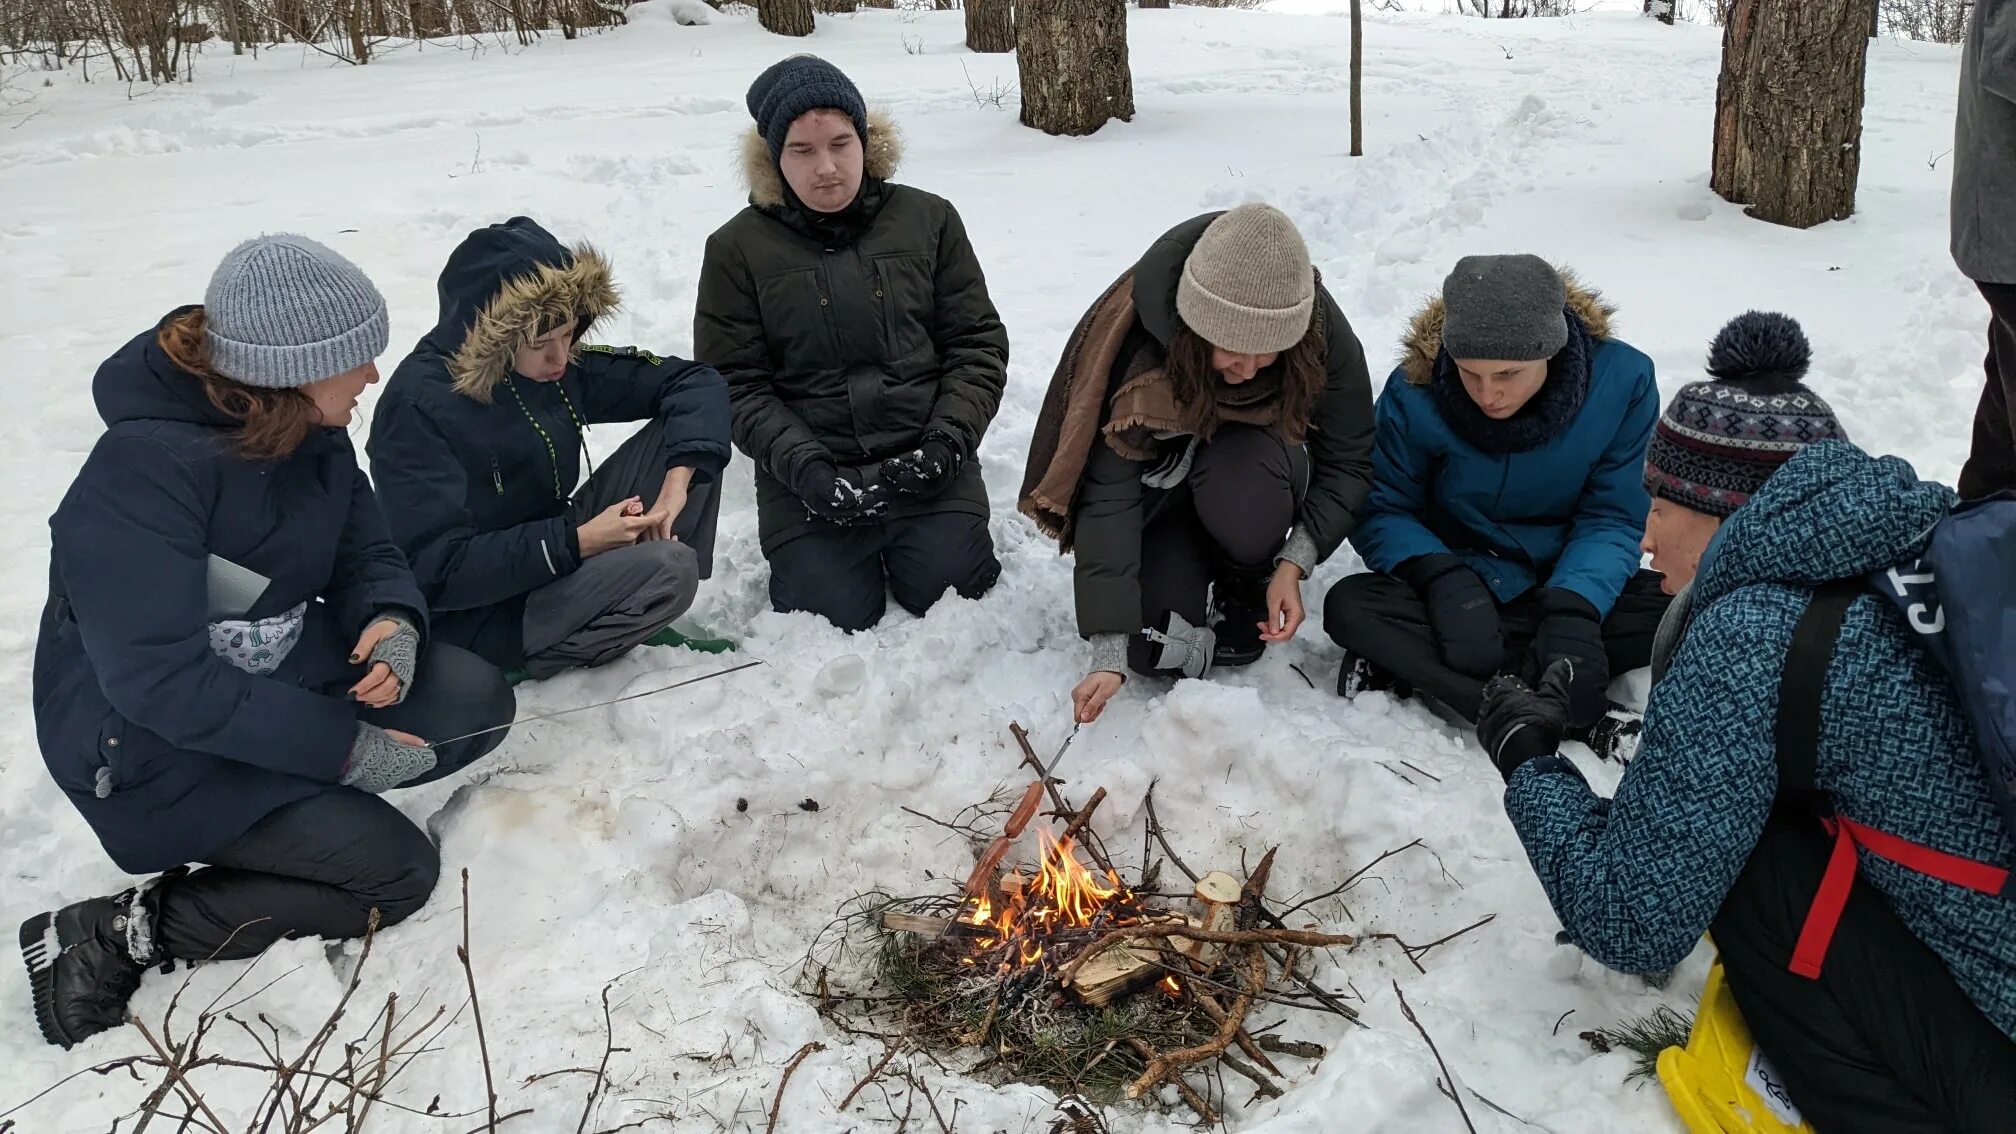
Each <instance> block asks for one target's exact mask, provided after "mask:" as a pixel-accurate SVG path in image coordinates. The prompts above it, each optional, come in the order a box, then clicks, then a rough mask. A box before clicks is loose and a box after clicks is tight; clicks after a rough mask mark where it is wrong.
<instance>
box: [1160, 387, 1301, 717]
mask: <svg viewBox="0 0 2016 1134" xmlns="http://www.w3.org/2000/svg"><path fill="white" fill-rule="evenodd" d="M1307 480H1308V460H1307V458H1306V457H1305V456H1304V455H1303V450H1302V448H1301V447H1300V446H1295V447H1292V448H1291V447H1290V446H1289V445H1288V444H1287V443H1286V442H1285V441H1283V440H1282V439H1281V436H1280V435H1279V434H1277V433H1275V432H1273V431H1272V430H1268V429H1259V428H1255V427H1253V426H1247V425H1228V426H1225V427H1224V428H1222V429H1220V430H1219V431H1218V433H1217V435H1216V436H1214V437H1213V438H1212V439H1211V440H1210V441H1209V442H1208V443H1204V444H1199V445H1198V446H1197V450H1196V453H1195V455H1194V456H1193V457H1192V459H1191V465H1190V472H1189V475H1188V476H1186V477H1185V478H1184V481H1183V483H1182V484H1181V485H1178V486H1177V487H1175V488H1173V489H1170V490H1168V491H1166V492H1158V491H1157V490H1155V489H1150V490H1149V495H1150V496H1151V497H1154V499H1149V500H1144V501H1143V508H1144V510H1145V514H1146V515H1147V517H1148V521H1147V523H1146V525H1145V526H1144V527H1143V528H1142V531H1141V575H1140V580H1141V625H1143V626H1147V627H1153V628H1154V629H1157V630H1167V629H1169V625H1170V615H1172V614H1174V615H1177V616H1180V617H1181V618H1182V619H1183V620H1184V621H1185V622H1188V623H1189V624H1190V625H1192V626H1203V625H1206V623H1207V622H1208V621H1209V619H1210V617H1211V605H1212V603H1211V599H1212V593H1213V587H1214V586H1215V587H1218V588H1220V590H1221V592H1222V591H1223V590H1224V589H1225V588H1231V589H1233V590H1237V591H1240V592H1242V593H1241V594H1240V595H1238V596H1237V597H1238V598H1239V599H1240V600H1241V601H1238V602H1235V603H1233V604H1231V605H1233V606H1235V607H1237V608H1239V609H1238V615H1236V616H1237V617H1241V618H1243V616H1244V615H1245V614H1248V613H1251V614H1252V615H1253V621H1254V623H1255V626H1253V627H1247V626H1243V625H1241V626H1236V627H1235V626H1226V627H1221V633H1224V634H1227V635H1240V636H1243V637H1248V638H1257V636H1258V633H1259V631H1258V626H1257V624H1258V622H1259V620H1260V619H1261V618H1263V617H1265V604H1264V598H1265V591H1266V579H1267V578H1268V577H1270V576H1271V575H1272V573H1273V570H1274V557H1275V556H1276V555H1278V554H1279V553H1280V551H1281V545H1282V542H1283V541H1284V540H1286V539H1287V538H1288V529H1289V528H1290V527H1291V526H1292V525H1293V524H1294V523H1295V509H1296V506H1297V504H1298V503H1299V501H1300V500H1301V497H1302V492H1303V490H1304V488H1305V486H1306V483H1307ZM1256 588H1257V590H1258V592H1259V594H1258V595H1257V596H1256V595H1253V594H1250V593H1243V592H1250V591H1253V590H1254V589H1256ZM1219 605H1220V606H1221V607H1222V606H1225V605H1226V604H1225V603H1223V602H1221V603H1220V604H1219ZM1248 607H1255V608H1257V609H1254V610H1251V611H1249V610H1247V609H1246V608H1248ZM1249 630H1250V631H1251V633H1248V631H1249ZM1161 652H1162V647H1161V646H1160V645H1159V644H1157V643H1155V642H1153V641H1150V640H1149V639H1148V638H1146V637H1144V636H1143V635H1140V634H1130V635H1128V636H1127V665H1128V667H1129V668H1130V669H1132V670H1133V671H1134V672H1136V673H1139V674H1142V675H1144V676H1149V677H1169V676H1175V675H1176V671H1172V670H1163V669H1157V668H1155V662H1156V660H1157V657H1158V655H1160V653H1161Z"/></svg>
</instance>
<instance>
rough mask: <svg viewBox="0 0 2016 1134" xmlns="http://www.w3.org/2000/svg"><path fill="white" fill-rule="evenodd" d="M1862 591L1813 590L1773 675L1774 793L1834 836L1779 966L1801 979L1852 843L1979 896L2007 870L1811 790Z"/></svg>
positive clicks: (1838, 902) (1844, 888)
mask: <svg viewBox="0 0 2016 1134" xmlns="http://www.w3.org/2000/svg"><path fill="white" fill-rule="evenodd" d="M1864 589H1865V588H1864V584H1863V580H1860V579H1844V580H1837V581H1835V582H1831V583H1826V584H1823V585H1822V586H1820V587H1819V588H1817V589H1816V590H1815V591H1814V592H1813V598H1812V600H1811V601H1810V602H1809V603H1808V604H1807V606H1806V611H1805V613H1803V614H1801V615H1800V616H1799V624H1798V626H1797V627H1796V628H1794V629H1793V631H1792V645H1791V647H1790V648H1789V649H1788V650H1787V651H1786V654H1785V668H1784V670H1783V671H1782V672H1781V673H1780V674H1779V676H1778V724H1777V748H1778V798H1779V799H1780V800H1783V801H1785V802H1787V803H1791V804H1793V805H1795V806H1797V807H1800V808H1801V809H1803V810H1805V811H1806V812H1808V813H1809V814H1812V815H1815V816H1818V817H1819V818H1820V820H1821V822H1822V823H1823V824H1825V826H1826V829H1827V834H1828V835H1829V836H1831V837H1832V838H1833V840H1834V845H1833V849H1832V850H1831V852H1830V853H1829V854H1828V857H1827V869H1826V871H1825V872H1824V873H1823V874H1822V875H1821V878H1820V889H1819V891H1818V892H1817V893H1816V894H1814V896H1813V904H1812V905H1811V906H1809V907H1808V908H1807V910H1806V920H1805V922H1804V924H1802V925H1801V926H1800V927H1799V939H1798V941H1797V942H1796V943H1795V944H1794V946H1793V948H1792V957H1791V960H1790V963H1789V964H1788V965H1787V966H1786V967H1787V968H1788V969H1790V970H1791V971H1792V972H1794V973H1796V974H1798V975H1799V976H1803V977H1806V978H1807V979H1809V980H1815V979H1818V978H1819V976H1820V966H1821V964H1822V962H1823V961H1825V959H1826V957H1827V947H1828V945H1829V944H1831V943H1832V942H1833V940H1834V931H1835V930H1836V929H1837V928H1839V927H1840V924H1841V914H1842V911H1843V910H1845V909H1846V908H1847V906H1848V894H1849V892H1850V891H1851V890H1852V889H1853V888H1854V885H1855V874H1856V869H1857V865H1858V862H1857V858H1856V852H1857V850H1858V848H1859V849H1861V850H1867V851H1869V852H1870V853H1871V854H1874V855H1878V856H1880V857H1882V858H1885V859H1888V860H1889V861H1891V862H1894V863H1896V864H1897V865H1899V866H1902V867H1904V868H1906V869H1908V870H1915V871H1917V872H1919V873H1921V874H1926V875H1929V876H1931V877H1933V878H1937V879H1940V880H1941V881H1944V882H1949V883H1951V884H1953V885H1955V886H1963V887H1966V888H1967V889H1970V890H1975V891H1978V892H1980V893H1984V894H1995V893H2001V892H2003V890H2004V889H2005V887H2007V886H2008V884H2009V882H2010V873H2009V871H2007V870H2004V869H2002V868H2000V867H1996V866H1991V865H1988V864H1986V863H1980V862H1975V861H1973V860H1971V859H1965V858H1961V857H1959V856H1957V855H1950V854H1946V853H1944V852H1943V851H1938V850H1934V849H1932V848H1930V847H1924V846H1920V845H1918V844H1917V843H1914V842H1911V841H1909V840H1908V839H1900V838H1898V837H1897V836H1895V835H1891V834H1887V833H1885V832H1883V831H1878V830H1876V829H1875V828H1873V827H1867V826H1864V825H1862V824H1860V823H1857V822H1855V821H1854V820H1852V819H1848V818H1845V817H1842V816H1837V815H1834V814H1833V807H1832V805H1831V804H1830V803H1829V802H1828V800H1827V797H1826V793H1824V792H1822V791H1821V790H1820V788H1819V775H1818V768H1819V762H1820V723H1821V722H1820V702H1821V697H1822V695H1823V694H1824V693H1825V692H1826V687H1827V669H1828V667H1829V666H1830V665H1831V664H1832V663H1833V660H1834V647H1835V644H1836V642H1838V641H1839V639H1840V637H1841V625H1842V622H1843V620H1844V619H1845V618H1846V617H1847V614H1848V608H1849V607H1850V606H1852V605H1854V603H1855V600H1856V599H1857V598H1859V597H1860V596H1861V595H1862V594H1863V593H1864Z"/></svg>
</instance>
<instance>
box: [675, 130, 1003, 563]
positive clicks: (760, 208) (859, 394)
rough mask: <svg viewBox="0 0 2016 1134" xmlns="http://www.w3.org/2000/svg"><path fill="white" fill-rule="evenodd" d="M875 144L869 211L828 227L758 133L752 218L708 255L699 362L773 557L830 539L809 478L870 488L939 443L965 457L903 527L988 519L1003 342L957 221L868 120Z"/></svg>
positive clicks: (753, 139)
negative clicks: (708, 371)
mask: <svg viewBox="0 0 2016 1134" xmlns="http://www.w3.org/2000/svg"><path fill="white" fill-rule="evenodd" d="M869 135H870V137H869V139H868V144H867V153H866V155H865V162H866V171H865V172H866V178H865V180H864V183H863V186H862V197H861V200H860V205H859V211H858V213H856V214H853V215H851V216H848V217H842V218H839V221H840V223H834V219H833V218H820V217H817V216H813V215H810V214H809V213H808V211H807V210H805V209H803V208H802V207H801V206H799V205H798V204H797V203H796V201H795V200H792V199H790V195H789V194H788V193H787V191H786V188H785V185H784V181H783V177H782V175H781V174H780V173H779V172H778V169H777V164H776V161H775V159H773V158H772V157H771V156H770V152H769V149H768V147H767V146H765V145H764V143H763V139H762V138H761V136H759V135H757V134H755V133H754V132H753V131H752V132H751V133H750V135H749V136H748V138H747V139H746V140H745V144H744V152H743V173H744V176H745V177H746V178H747V179H748V182H749V189H750V191H749V207H748V208H746V209H744V210H742V211H741V212H740V213H738V214H736V215H735V217H734V218H733V219H732V220H730V221H729V222H728V223H727V224H725V225H722V226H721V228H720V229H719V230H718V231H716V232H715V233H714V235H713V236H711V237H709V238H708V240H707V251H706V259H705V262H704V263H703V264H702V266H701V269H700V285H699V296H698V300H697V303H696V307H695V311H694V317H693V353H694V356H695V358H696V360H698V361H704V362H706V363H708V364H709V365H711V366H713V367H714V368H715V369H717V370H719V371H720V372H721V373H722V374H723V375H724V376H725V377H726V378H727V379H728V394H729V400H730V402H731V403H732V404H733V406H734V411H735V445H736V447H737V448H739V449H741V450H742V451H743V452H745V453H747V454H749V457H750V459H751V460H752V461H753V462H754V463H755V465H756V501H757V522H758V529H759V532H760V536H761V540H762V544H763V550H764V552H765V553H766V554H768V553H770V552H773V551H774V550H775V549H776V548H778V547H779V546H782V545H783V544H784V543H786V542H788V541H789V540H791V539H792V538H794V537H796V536H798V535H800V534H803V533H804V532H806V531H809V530H812V529H814V528H815V527H819V526H823V525H820V524H818V523H816V522H815V521H812V520H810V519H809V518H808V517H807V514H806V510H805V507H804V505H803V504H802V503H801V502H800V501H799V500H798V498H797V497H796V495H794V494H793V493H792V491H791V489H790V488H789V487H788V486H789V485H790V484H792V483H793V481H794V478H795V477H796V476H797V475H798V473H799V472H800V471H801V470H802V469H803V468H804V467H805V465H806V464H807V463H808V462H811V461H815V460H828V461H832V462H833V463H834V464H835V465H836V466H837V467H839V468H841V469H843V470H855V471H856V472H858V474H859V475H860V476H861V477H862V478H863V479H864V480H868V481H872V480H873V479H874V478H875V477H876V476H877V475H878V470H879V468H880V464H881V462H882V461H883V460H884V459H886V458H889V457H893V456H896V455H898V454H901V453H906V452H909V451H910V450H912V449H915V448H917V446H918V445H919V444H920V443H922V442H923V441H924V440H925V439H926V438H927V437H930V436H939V437H942V438H943V439H945V440H946V442H947V443H948V444H950V445H951V446H952V447H953V448H955V449H956V450H958V452H959V454H960V456H961V457H962V458H964V461H965V463H964V466H963V469H962V471H961V472H960V474H959V476H958V478H957V479H956V480H955V481H954V482H953V484H952V486H951V487H950V488H948V489H947V490H946V491H945V493H944V494H943V495H942V496H939V497H937V498H935V499H931V500H922V501H920V500H915V499H907V498H901V497H899V498H897V499H896V500H895V501H894V503H893V504H892V507H891V516H892V518H900V517H903V516H905V515H922V514H929V513H939V512H963V513H967V514H970V515H976V516H985V515H987V488H986V485H985V484H983V483H982V482H981V479H980V462H979V461H977V460H975V459H973V458H974V454H975V451H976V450H977V449H978V448H979V445H980V439H981V438H982V437H983V436H984V435H985V434H986V432H987V426H988V425H989V423H991V422H992V421H993V420H994V414H995V411H996V410H998V409H999V408H1000V406H1001V390H1002V387H1003V386H1004V385H1005V384H1006V382H1007V370H1008V332H1007V330H1006V329H1005V328H1003V327H1002V325H1001V317H1000V315H998V314H997V313H996V312H995V310H994V303H993V301H992V300H991V299H989V298H988V295H987V281H986V278H985V277H984V276H983V275H982V273H981V271H980V261H979V259H978V257H976V256H975V255H974V254H973V246H972V244H971V243H969V242H968V240H967V239H966V229H965V226H964V225H963V224H961V223H960V220H959V214H958V212H957V211H955V210H954V209H953V208H952V205H951V204H950V203H949V202H947V201H946V200H944V199H943V198H941V197H936V196H933V195H932V194H930V193H926V192H924V191H922V190H919V189H913V188H911V187H909V186H907V185H892V184H888V183H887V179H888V178H889V177H890V176H892V175H893V174H894V173H895V171H896V164H897V161H898V159H899V158H900V156H901V147H900V144H899V142H898V139H897V135H896V132H895V130H894V128H893V127H892V126H891V125H890V124H889V122H888V121H887V120H886V119H885V118H883V117H882V116H881V115H879V114H871V115H870V117H869Z"/></svg>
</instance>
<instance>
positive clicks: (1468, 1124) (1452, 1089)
mask: <svg viewBox="0 0 2016 1134" xmlns="http://www.w3.org/2000/svg"><path fill="white" fill-rule="evenodd" d="M1393 995H1395V996H1397V997H1399V998H1400V1014H1401V1015H1403V1016H1405V1017H1407V1022H1408V1023H1410V1024H1412V1025H1414V1030H1415V1031H1417V1032H1420V1033H1421V1039H1422V1040H1423V1041H1424V1042H1426V1043H1427V1044H1428V1053H1429V1054H1430V1055H1433V1056H1434V1057H1435V1066H1437V1067H1440V1068H1441V1069H1442V1078H1443V1079H1444V1080H1446V1081H1447V1082H1448V1084H1449V1089H1448V1090H1447V1091H1446V1092H1444V1093H1445V1094H1447V1095H1448V1096H1449V1101H1450V1102H1453V1103H1455V1104H1456V1111H1457V1113H1458V1114H1461V1115H1462V1116H1463V1128H1464V1129H1465V1130H1468V1131H1469V1132H1470V1134H1477V1124H1476V1123H1474V1122H1472V1121H1470V1108H1469V1107H1466V1106H1464V1105H1463V1096H1462V1095H1460V1094H1458V1093H1457V1092H1456V1076H1454V1075H1451V1074H1450V1073H1449V1065H1448V1064H1447V1063H1444V1062H1443V1061H1442V1052H1441V1051H1440V1050H1438V1049H1437V1048H1436V1047H1435V1038H1434V1037H1433V1036H1430V1035H1429V1034H1428V1029H1427V1028H1425V1027H1423V1026H1422V1024H1421V1018H1420V1017H1419V1016H1416V1015H1415V1014H1414V1009H1413V1007H1412V1006H1411V1005H1409V1004H1408V1003H1407V994H1406V993H1404V992H1402V991H1400V982H1399V981H1397V980H1396V981H1394V982H1393Z"/></svg>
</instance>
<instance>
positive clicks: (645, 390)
mask: <svg viewBox="0 0 2016 1134" xmlns="http://www.w3.org/2000/svg"><path fill="white" fill-rule="evenodd" d="M440 291H441V319H440V323H439V325H437V326H436V327H435V328H434V330H432V331H430V332H429V333H428V334H427V337H426V338H423V339H421V340H420V343H419V345H418V346H416V347H415V348H414V350H413V353H412V354H410V355H408V356H407V358H406V361H404V362H402V363H400V365H399V369H398V370H397V371H395V372H394V373H393V375H392V379H391V381H390V382H388V383H387V384H386V389H385V394H384V397H382V398H381V399H379V402H378V408H377V411H376V413H375V414H374V415H373V417H372V421H371V441H370V445H369V451H370V455H371V472H372V476H373V477H374V478H375V480H376V483H377V486H378V492H379V495H380V496H381V497H382V498H383V499H384V501H385V512H386V517H387V519H388V520H389V521H390V523H391V526H392V532H393V534H394V535H395V536H396V537H397V538H398V540H399V545H400V546H401V547H402V548H403V549H404V550H405V552H406V555H407V557H408V558H409V559H410V560H412V563H413V571H414V574H415V575H416V576H417V577H418V578H419V580H420V585H421V587H422V589H424V590H425V591H426V593H427V599H428V602H429V603H430V604H431V605H432V608H433V610H434V613H435V623H434V624H435V628H436V632H437V633H439V634H440V635H441V636H442V637H443V638H445V639H446V640H449V641H452V642H455V643H457V644H459V645H462V646H465V647H467V648H468V649H471V650H474V651H475V652H477V653H479V654H481V655H483V656H484V657H486V658H488V659H490V660H491V661H492V662H494V663H496V664H497V665H499V666H503V667H505V668H506V669H514V670H518V671H519V676H530V677H534V678H545V677H550V676H552V675H553V674H556V673H559V672H561V671H563V670H566V669H570V668H575V667H582V666H597V665H602V664H604V663H606V662H610V661H614V660H615V659H616V658H618V657H621V656H622V655H623V654H625V653H627V652H628V651H629V650H631V649H632V648H634V647H636V646H638V645H640V644H646V643H662V644H679V643H681V642H683V641H684V639H682V638H680V637H679V636H678V634H677V632H675V631H672V630H671V629H670V627H671V624H672V621H673V619H675V618H677V617H679V616H680V615H681V614H684V613H685V612H686V609H687V608H688V607H689V606H691V605H692V603H693V597H694V594H695V591H696V590H697V588H698V586H699V582H700V580H702V579H705V578H707V577H708V576H709V575H710V574H711V573H712V563H713V559H712V556H713V546H714V525H715V520H716V517H717V516H718V515H719V514H720V507H721V501H720V491H719V477H720V473H721V470H722V468H723V467H724V466H725V465H726V464H727V462H728V457H729V449H728V397H727V392H726V389H725V387H724V386H723V384H722V381H721V376H720V375H719V374H716V373H715V372H714V371H713V370H711V369H709V368H708V367H705V366H701V365H699V364H697V363H692V362H685V361H682V360H680V359H676V358H658V357H655V356H653V355H650V354H647V353H645V352H643V351H640V350H637V349H635V348H633V347H622V348H609V347H594V346H589V347H583V346H581V345H580V343H581V340H582V339H583V338H584V337H585V336H586V335H587V334H588V331H589V329H590V328H591V327H592V326H593V325H594V323H595V322H596V320H598V319H600V318H602V317H603V316H605V315H607V314H609V313H610V312H611V311H613V310H614V309H615V307H616V303H617V294H616V287H615V283H614V281H613V279H612V278H611V274H610V270H609V265H608V263H607V261H605V260H604V259H603V258H602V256H601V255H600V254H599V253H597V252H596V251H595V250H594V249H593V248H590V247H588V246H587V245H578V246H576V247H574V248H572V249H569V248H565V247H563V246H562V245H561V244H560V242H559V241H558V240H556V239H554V238H553V236H552V235H550V234H549V233H547V231H546V230H545V229H543V228H541V227H539V225H538V224H537V223H535V222H533V221H532V220H530V219H528V218H526V217H514V218H513V219H511V220H509V221H506V222H504V223H502V224H494V225H491V226H489V227H488V228H483V229H478V230H477V231H475V232H473V233H471V234H470V235H469V237H468V239H466V240H464V241H463V243H462V246H461V247H459V248H457V249H456V250H455V253H454V255H452V256H450V257H449V259H448V266H447V267H446V268H445V269H443V271H442V273H441V285H440ZM640 421H641V422H643V423H645V424H644V427H643V428H642V429H641V430H639V431H638V432H637V433H636V434H635V435H634V436H633V437H631V438H630V439H629V440H628V441H626V442H624V443H623V445H622V446H621V447H620V448H618V449H617V450H616V452H615V453H614V454H613V455H612V456H611V457H610V458H609V459H608V460H607V461H605V462H603V464H602V467H601V468H600V469H596V468H594V467H593V465H592V463H591V464H590V476H589V477H588V481H587V483H586V484H582V485H581V486H580V488H579V489H578V490H577V489H576V487H575V486H576V484H577V483H579V481H580V478H581V463H582V457H583V455H584V454H585V453H586V452H587V447H586V441H585V434H586V431H587V427H588V426H590V425H599V424H603V423H613V422H640Z"/></svg>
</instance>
